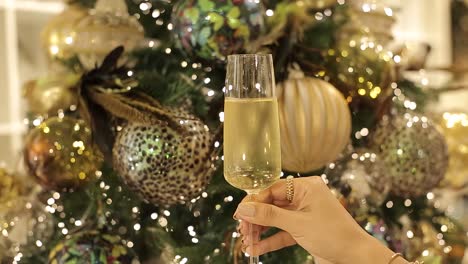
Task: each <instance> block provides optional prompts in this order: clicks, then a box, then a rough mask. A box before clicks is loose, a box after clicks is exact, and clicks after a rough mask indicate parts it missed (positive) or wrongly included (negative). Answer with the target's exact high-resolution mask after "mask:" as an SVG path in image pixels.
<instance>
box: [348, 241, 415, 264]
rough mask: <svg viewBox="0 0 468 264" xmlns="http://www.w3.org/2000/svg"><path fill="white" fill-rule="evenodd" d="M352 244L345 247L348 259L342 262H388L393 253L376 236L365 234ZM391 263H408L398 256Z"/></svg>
mask: <svg viewBox="0 0 468 264" xmlns="http://www.w3.org/2000/svg"><path fill="white" fill-rule="evenodd" d="M353 243H354V245H352V246H350V247H349V249H347V251H348V252H346V254H345V255H347V258H348V260H344V262H343V264H344V263H359V264H389V262H390V260H391V259H392V256H393V255H394V254H395V253H394V252H393V251H391V250H390V249H388V248H387V247H386V246H385V245H383V244H382V243H381V242H380V241H378V240H377V239H376V238H374V237H372V236H370V235H368V234H366V235H365V236H364V238H362V239H360V240H359V241H354V242H353ZM391 263H392V264H408V263H409V262H408V261H406V260H405V259H403V258H401V257H398V258H395V259H394V260H393V261H392V262H391Z"/></svg>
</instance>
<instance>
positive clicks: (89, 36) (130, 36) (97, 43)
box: [73, 0, 144, 70]
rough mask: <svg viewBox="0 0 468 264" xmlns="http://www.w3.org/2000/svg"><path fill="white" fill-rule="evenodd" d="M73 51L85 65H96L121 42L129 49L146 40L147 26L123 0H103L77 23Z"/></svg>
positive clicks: (92, 66)
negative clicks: (141, 22) (132, 14)
mask: <svg viewBox="0 0 468 264" xmlns="http://www.w3.org/2000/svg"><path fill="white" fill-rule="evenodd" d="M75 31H76V41H75V43H74V44H73V52H74V53H75V54H77V55H78V57H79V59H80V62H81V64H82V65H83V66H84V68H85V69H87V70H89V69H92V68H94V67H95V66H96V64H97V65H99V64H100V63H102V61H103V60H104V58H105V56H106V55H107V54H108V53H109V52H111V51H112V50H113V49H115V48H116V47H118V46H124V48H125V50H126V51H127V52H128V51H130V50H132V49H134V48H136V47H137V46H138V45H139V44H140V43H142V42H143V39H144V32H143V27H142V26H141V25H140V23H139V22H138V20H137V19H136V18H135V17H133V16H130V15H129V14H128V9H127V5H126V4H125V2H124V1H123V0H99V1H98V2H97V3H96V7H95V9H93V10H91V11H90V12H89V14H88V15H87V16H86V17H84V18H83V19H81V21H80V22H79V23H78V25H77V26H76V29H75Z"/></svg>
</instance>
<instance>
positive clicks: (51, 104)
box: [23, 73, 80, 115]
mask: <svg viewBox="0 0 468 264" xmlns="http://www.w3.org/2000/svg"><path fill="white" fill-rule="evenodd" d="M79 79H80V76H79V75H78V74H73V73H65V74H56V75H53V76H52V75H50V76H47V77H43V78H40V79H38V80H33V81H29V82H27V83H26V84H25V85H24V87H23V91H24V97H25V99H26V101H27V104H28V110H29V111H30V112H32V113H34V114H38V115H56V114H57V112H58V110H66V109H68V108H70V106H71V105H77V103H78V99H77V92H76V90H75V89H74V87H75V86H76V85H77V83H78V81H79Z"/></svg>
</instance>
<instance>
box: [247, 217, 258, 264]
mask: <svg viewBox="0 0 468 264" xmlns="http://www.w3.org/2000/svg"><path fill="white" fill-rule="evenodd" d="M253 228H254V224H252V223H249V230H250V232H249V238H250V240H249V241H250V243H249V247H250V249H251V250H253V245H254V244H255V243H257V241H258V235H259V234H258V233H255V232H254V230H253ZM254 240H255V243H254ZM252 253H253V251H252ZM249 258H250V261H249V263H250V264H259V263H260V258H259V257H258V256H250V257H249Z"/></svg>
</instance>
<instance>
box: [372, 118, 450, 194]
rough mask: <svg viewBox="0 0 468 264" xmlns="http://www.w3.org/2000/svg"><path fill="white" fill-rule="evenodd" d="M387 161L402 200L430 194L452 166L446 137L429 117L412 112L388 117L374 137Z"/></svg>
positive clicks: (393, 187)
mask: <svg viewBox="0 0 468 264" xmlns="http://www.w3.org/2000/svg"><path fill="white" fill-rule="evenodd" d="M372 142H373V143H372V145H373V147H374V149H375V150H376V151H377V154H378V155H379V156H380V158H381V159H382V160H383V163H384V165H385V167H386V168H387V171H386V173H385V174H384V175H382V177H389V178H390V181H391V183H392V188H391V192H392V193H393V194H395V195H398V196H401V197H414V196H420V195H424V194H426V193H427V192H428V191H430V190H431V189H432V188H434V187H436V185H437V184H438V183H439V182H440V181H441V180H442V179H443V177H444V175H445V172H446V171H447V165H448V152H447V144H446V142H445V138H444V136H443V135H442V134H441V133H440V132H439V131H438V129H437V128H436V126H435V125H434V124H433V123H432V122H430V120H428V118H426V117H424V116H419V115H412V114H409V113H406V114H404V115H403V116H397V117H394V118H392V119H389V118H385V119H383V120H382V122H381V123H380V124H379V126H378V127H377V129H376V130H375V133H374V135H373V138H372Z"/></svg>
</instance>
